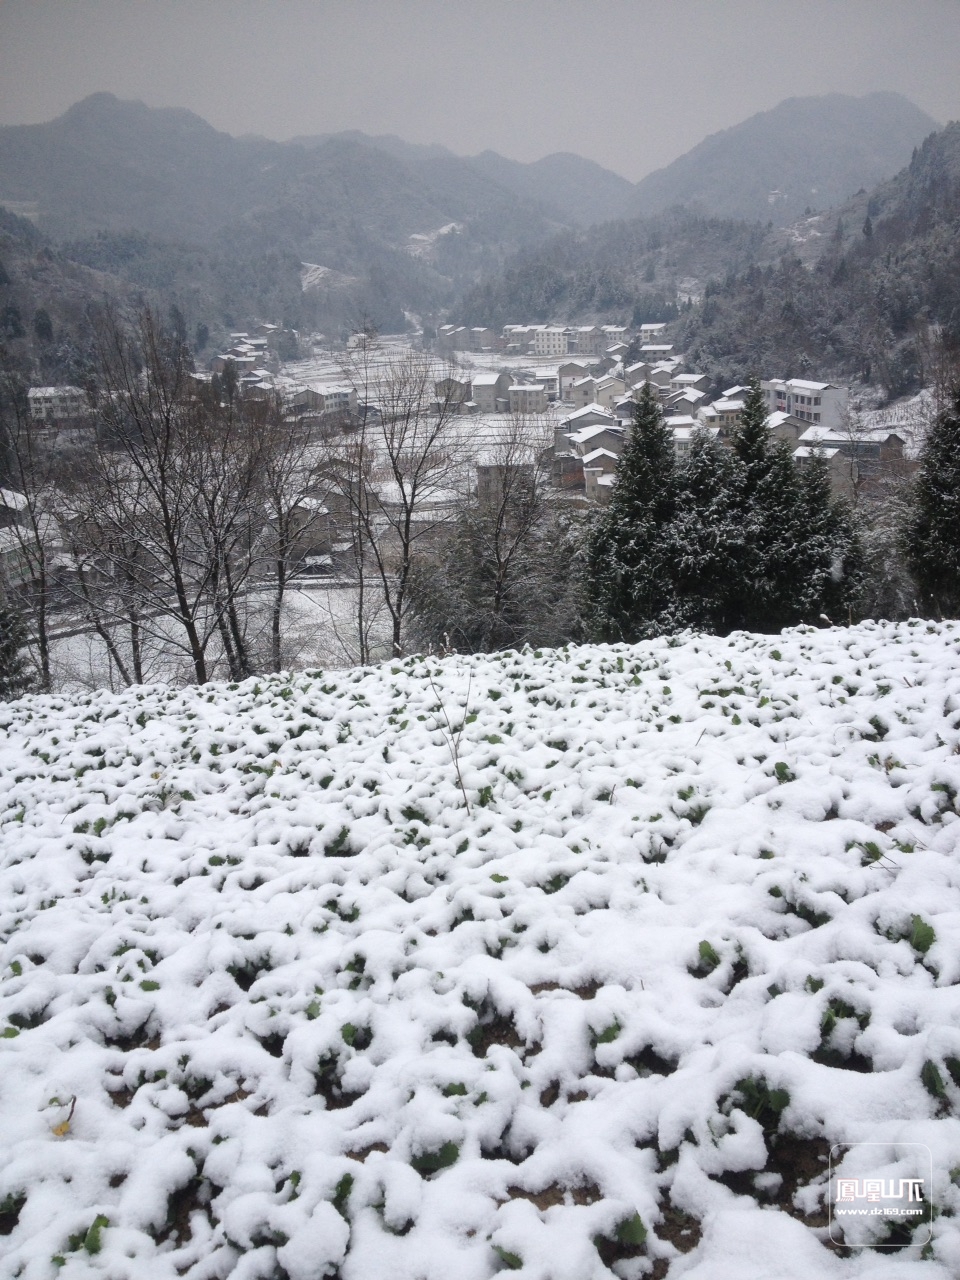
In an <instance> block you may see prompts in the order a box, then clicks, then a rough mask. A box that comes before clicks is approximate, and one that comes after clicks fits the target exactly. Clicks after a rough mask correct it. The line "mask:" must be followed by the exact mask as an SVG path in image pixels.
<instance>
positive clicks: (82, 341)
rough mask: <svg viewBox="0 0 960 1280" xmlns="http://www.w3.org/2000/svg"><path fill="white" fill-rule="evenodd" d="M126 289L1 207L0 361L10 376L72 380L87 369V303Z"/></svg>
mask: <svg viewBox="0 0 960 1280" xmlns="http://www.w3.org/2000/svg"><path fill="white" fill-rule="evenodd" d="M130 292H131V291H130V290H129V289H128V288H127V287H126V286H125V284H124V283H123V282H122V281H121V280H119V279H118V278H117V277H115V276H113V275H111V274H109V273H108V272H106V271H102V270H95V269H90V267H87V266H85V265H82V264H80V263H77V262H75V261H73V260H72V259H71V258H70V257H69V256H67V255H65V254H63V253H61V252H60V251H59V250H57V249H56V248H55V247H54V246H53V245H52V244H51V243H50V241H49V240H48V239H47V238H46V236H43V235H41V234H40V232H39V231H37V229H36V227H34V226H33V224H32V223H31V222H29V221H28V220H27V219H26V218H20V217H17V216H16V215H14V214H12V213H9V212H8V211H7V210H6V209H3V208H0V364H2V367H3V369H4V371H5V372H6V373H7V374H9V375H14V377H23V378H27V379H28V380H31V381H36V382H39V383H40V384H41V385H43V384H45V383H55V382H77V381H79V380H82V378H83V376H84V372H85V370H86V369H87V367H88V365H87V354H88V353H87V350H86V336H87V333H86V331H87V321H86V315H87V308H88V307H89V306H90V304H91V303H94V302H102V301H103V299H104V298H105V297H112V298H115V299H123V298H125V297H126V298H129V297H130Z"/></svg>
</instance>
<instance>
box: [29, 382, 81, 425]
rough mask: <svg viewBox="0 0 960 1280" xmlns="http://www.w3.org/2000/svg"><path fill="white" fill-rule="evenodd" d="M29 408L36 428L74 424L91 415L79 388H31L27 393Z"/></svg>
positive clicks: (31, 420)
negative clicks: (66, 423)
mask: <svg viewBox="0 0 960 1280" xmlns="http://www.w3.org/2000/svg"><path fill="white" fill-rule="evenodd" d="M27 406H28V408H29V411H30V422H31V424H33V425H36V426H47V427H53V426H57V425H59V424H60V423H64V422H74V421H76V420H77V419H78V418H86V417H87V416H88V415H89V413H90V406H89V404H88V403H87V397H86V395H85V394H84V392H83V391H81V389H80V388H79V387H31V388H30V390H29V391H28V392H27Z"/></svg>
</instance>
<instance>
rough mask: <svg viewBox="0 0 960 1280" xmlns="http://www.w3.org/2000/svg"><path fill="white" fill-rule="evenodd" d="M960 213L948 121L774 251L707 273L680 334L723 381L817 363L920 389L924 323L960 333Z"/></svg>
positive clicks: (819, 367)
mask: <svg viewBox="0 0 960 1280" xmlns="http://www.w3.org/2000/svg"><path fill="white" fill-rule="evenodd" d="M958 219H960V124H950V125H948V126H947V127H946V128H945V129H942V130H941V131H940V132H939V133H934V134H931V135H930V136H929V137H928V138H927V139H925V141H924V142H923V144H922V146H920V147H918V148H917V149H916V150H915V152H914V154H913V157H912V159H911V161H910V163H909V164H908V165H907V166H906V168H905V169H903V170H902V171H901V172H900V173H899V174H897V175H895V176H894V177H893V178H892V179H890V180H888V181H887V182H884V183H881V184H880V185H879V186H878V187H876V188H874V189H873V190H872V191H870V192H863V193H862V194H860V195H858V196H857V197H855V198H854V199H853V200H852V201H849V202H848V203H847V204H845V205H843V206H841V207H840V208H839V209H837V210H834V211H831V213H830V214H828V215H824V216H822V217H818V218H815V219H809V220H806V221H805V222H804V223H802V224H801V225H800V226H799V227H797V228H795V229H794V236H793V238H792V241H788V242H787V244H786V246H785V248H784V252H782V253H781V254H780V256H779V261H777V262H776V263H768V264H767V265H766V266H765V267H764V268H763V269H761V268H760V267H759V266H756V265H755V266H753V267H751V268H749V269H748V270H746V271H740V272H738V273H736V274H734V275H732V276H731V277H730V278H727V279H725V280H723V281H722V282H719V281H717V282H714V283H713V284H712V285H711V286H710V288H709V290H708V292H709V296H708V297H706V298H705V299H704V303H703V306H702V307H700V308H698V309H697V310H696V311H694V312H692V313H691V314H690V315H689V316H688V317H686V318H685V319H684V321H683V323H682V324H681V325H680V326H679V329H678V335H677V340H678V342H679V344H680V345H681V347H682V348H683V349H684V350H685V351H687V352H688V353H689V355H690V359H691V360H692V361H693V362H694V363H695V364H696V365H697V366H698V367H701V368H703V369H704V370H705V371H707V372H710V373H711V374H712V375H713V376H715V377H716V378H718V379H719V380H720V381H721V382H723V381H737V380H739V379H741V378H743V377H744V376H746V375H747V374H749V373H758V374H760V375H761V376H765V377H768V376H771V375H772V374H776V375H777V376H780V377H797V376H799V377H804V376H809V375H810V372H811V371H812V370H816V371H817V375H816V376H834V377H838V376H839V377H846V378H850V377H857V378H862V379H864V380H865V381H874V382H876V383H879V384H880V385H881V386H883V388H884V389H885V390H886V392H887V393H888V395H890V396H891V397H893V396H898V395H903V394H906V393H908V392H911V391H916V390H917V389H918V388H919V387H921V386H923V385H925V383H926V381H927V380H928V379H929V377H930V375H931V362H932V355H933V352H932V350H931V340H930V332H929V328H930V326H931V325H936V326H939V327H940V329H941V331H942V333H943V336H944V338H945V339H946V341H947V343H948V344H954V345H955V344H957V343H960V239H958V236H957V225H958Z"/></svg>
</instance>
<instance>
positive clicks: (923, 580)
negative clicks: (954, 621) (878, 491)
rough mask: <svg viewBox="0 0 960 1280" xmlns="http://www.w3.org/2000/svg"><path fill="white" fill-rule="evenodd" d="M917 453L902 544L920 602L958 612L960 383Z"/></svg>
mask: <svg viewBox="0 0 960 1280" xmlns="http://www.w3.org/2000/svg"><path fill="white" fill-rule="evenodd" d="M950 401H951V402H950V404H949V405H948V407H947V408H946V409H944V410H943V412H942V413H940V414H939V415H938V417H937V420H936V422H935V423H934V426H933V428H932V430H931V431H930V432H929V434H928V435H927V439H926V441H925V443H924V446H923V450H922V452H921V455H920V470H919V472H918V474H917V479H916V484H915V486H914V492H913V504H912V506H913V509H912V512H911V515H910V517H909V519H908V522H907V527H906V530H905V534H904V543H905V548H906V552H907V563H908V565H909V567H910V571H911V573H912V574H913V577H914V581H915V582H916V584H917V590H918V592H919V597H920V600H919V603H920V604H921V606H922V607H923V608H924V609H925V610H928V611H930V612H932V613H934V614H936V615H938V616H939V617H954V618H955V617H957V616H958V615H960V384H957V385H955V386H954V388H953V389H952V392H951V396H950Z"/></svg>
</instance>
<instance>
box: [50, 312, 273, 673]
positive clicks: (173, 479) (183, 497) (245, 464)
mask: <svg viewBox="0 0 960 1280" xmlns="http://www.w3.org/2000/svg"><path fill="white" fill-rule="evenodd" d="M94 337H95V351H96V355H97V363H98V385H97V390H96V393H95V396H94V409H95V413H96V418H97V426H98V432H97V443H96V446H95V448H94V449H93V450H92V451H91V456H90V464H89V466H88V467H87V468H85V469H84V470H83V471H81V472H80V473H78V474H77V475H76V476H75V477H74V482H73V483H72V485H71V487H70V493H69V499H70V502H71V508H72V510H71V524H72V527H73V530H74V532H73V537H72V540H71V544H72V549H73V553H74V562H75V566H76V581H77V584H78V592H79V596H80V598H81V600H82V602H83V604H84V606H85V607H86V608H87V609H88V610H93V609H94V603H95V604H96V609H95V613H96V620H95V621H94V622H93V625H94V627H95V629H96V630H97V631H98V634H101V635H104V632H106V631H108V630H109V633H110V635H111V636H112V635H113V630H112V628H113V627H114V626H115V625H116V624H118V623H119V624H122V625H123V626H124V627H125V628H126V629H127V631H128V635H129V639H130V658H131V662H130V666H129V667H128V668H127V667H125V665H121V663H122V660H121V662H118V668H119V669H120V670H121V671H124V670H126V674H127V675H128V676H129V677H131V678H133V679H139V678H142V653H143V643H144V639H145V638H146V637H149V638H150V639H151V640H152V641H153V642H154V644H156V645H159V646H162V647H165V648H167V649H168V650H172V651H173V652H176V651H179V652H181V653H183V654H184V655H185V656H186V657H187V658H188V660H189V662H190V665H191V667H192V671H193V676H194V678H195V679H196V680H197V682H198V683H204V682H205V681H206V680H208V679H209V678H210V676H211V674H212V671H213V667H214V666H215V665H216V659H215V658H214V657H213V656H212V652H211V650H210V644H211V641H212V639H213V638H214V636H216V637H218V639H219V641H220V646H221V650H222V653H223V655H224V657H225V659H226V662H227V667H228V670H229V672H230V674H231V675H232V676H233V677H235V678H238V677H241V676H244V675H247V674H249V673H250V672H251V671H252V670H253V668H254V664H253V661H252V657H251V654H250V652H249V646H248V642H247V631H246V620H245V617H244V616H242V614H243V609H242V598H243V593H244V590H245V587H246V585H247V580H248V578H249V576H250V573H251V566H252V564H253V546H254V542H255V539H256V536H257V534H258V532H259V530H258V525H257V515H256V507H257V501H258V500H257V496H256V495H257V491H258V486H259V482H260V466H259V461H260V453H261V439H262V433H261V432H260V431H259V430H258V429H257V428H256V424H255V423H254V422H252V421H251V420H250V418H249V415H247V414H245V413H244V412H243V411H242V408H241V406H240V405H239V404H238V403H237V402H236V401H233V400H230V401H227V402H225V403H221V402H220V401H219V400H217V399H216V397H214V396H212V395H211V394H210V393H209V389H206V391H204V389H202V388H199V387H198V386H197V384H196V382H195V381H194V380H193V379H192V377H191V376H190V375H191V369H190V363H189V356H188V354H187V352H186V350H185V348H184V346H183V344H182V342H181V341H180V340H179V339H178V338H177V337H176V336H175V335H173V336H171V335H169V334H167V333H166V332H165V331H164V330H163V328H162V327H161V326H160V324H159V323H158V321H157V320H156V317H155V316H153V315H152V314H151V313H150V312H148V311H142V312H140V313H139V314H138V315H137V316H136V317H135V318H134V320H133V323H132V325H130V326H129V327H128V326H126V325H124V323H123V322H122V321H121V320H120V319H119V318H118V317H117V316H116V315H115V314H114V313H110V312H103V313H100V314H99V315H98V316H97V317H96V319H95V325H94ZM260 518H261V522H262V516H261V517H260ZM95 578H96V579H99V581H98V587H97V590H96V592H95V593H94V592H92V591H91V589H90V588H91V583H92V582H93V580H94V579H95ZM106 584H109V586H110V588H111V589H110V590H106V589H104V587H105V585H106ZM113 644H114V647H113V648H111V645H110V644H109V643H108V650H109V651H110V652H111V656H112V657H113V658H114V660H115V661H116V660H117V657H118V653H117V651H116V643H115V641H114V642H113Z"/></svg>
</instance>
